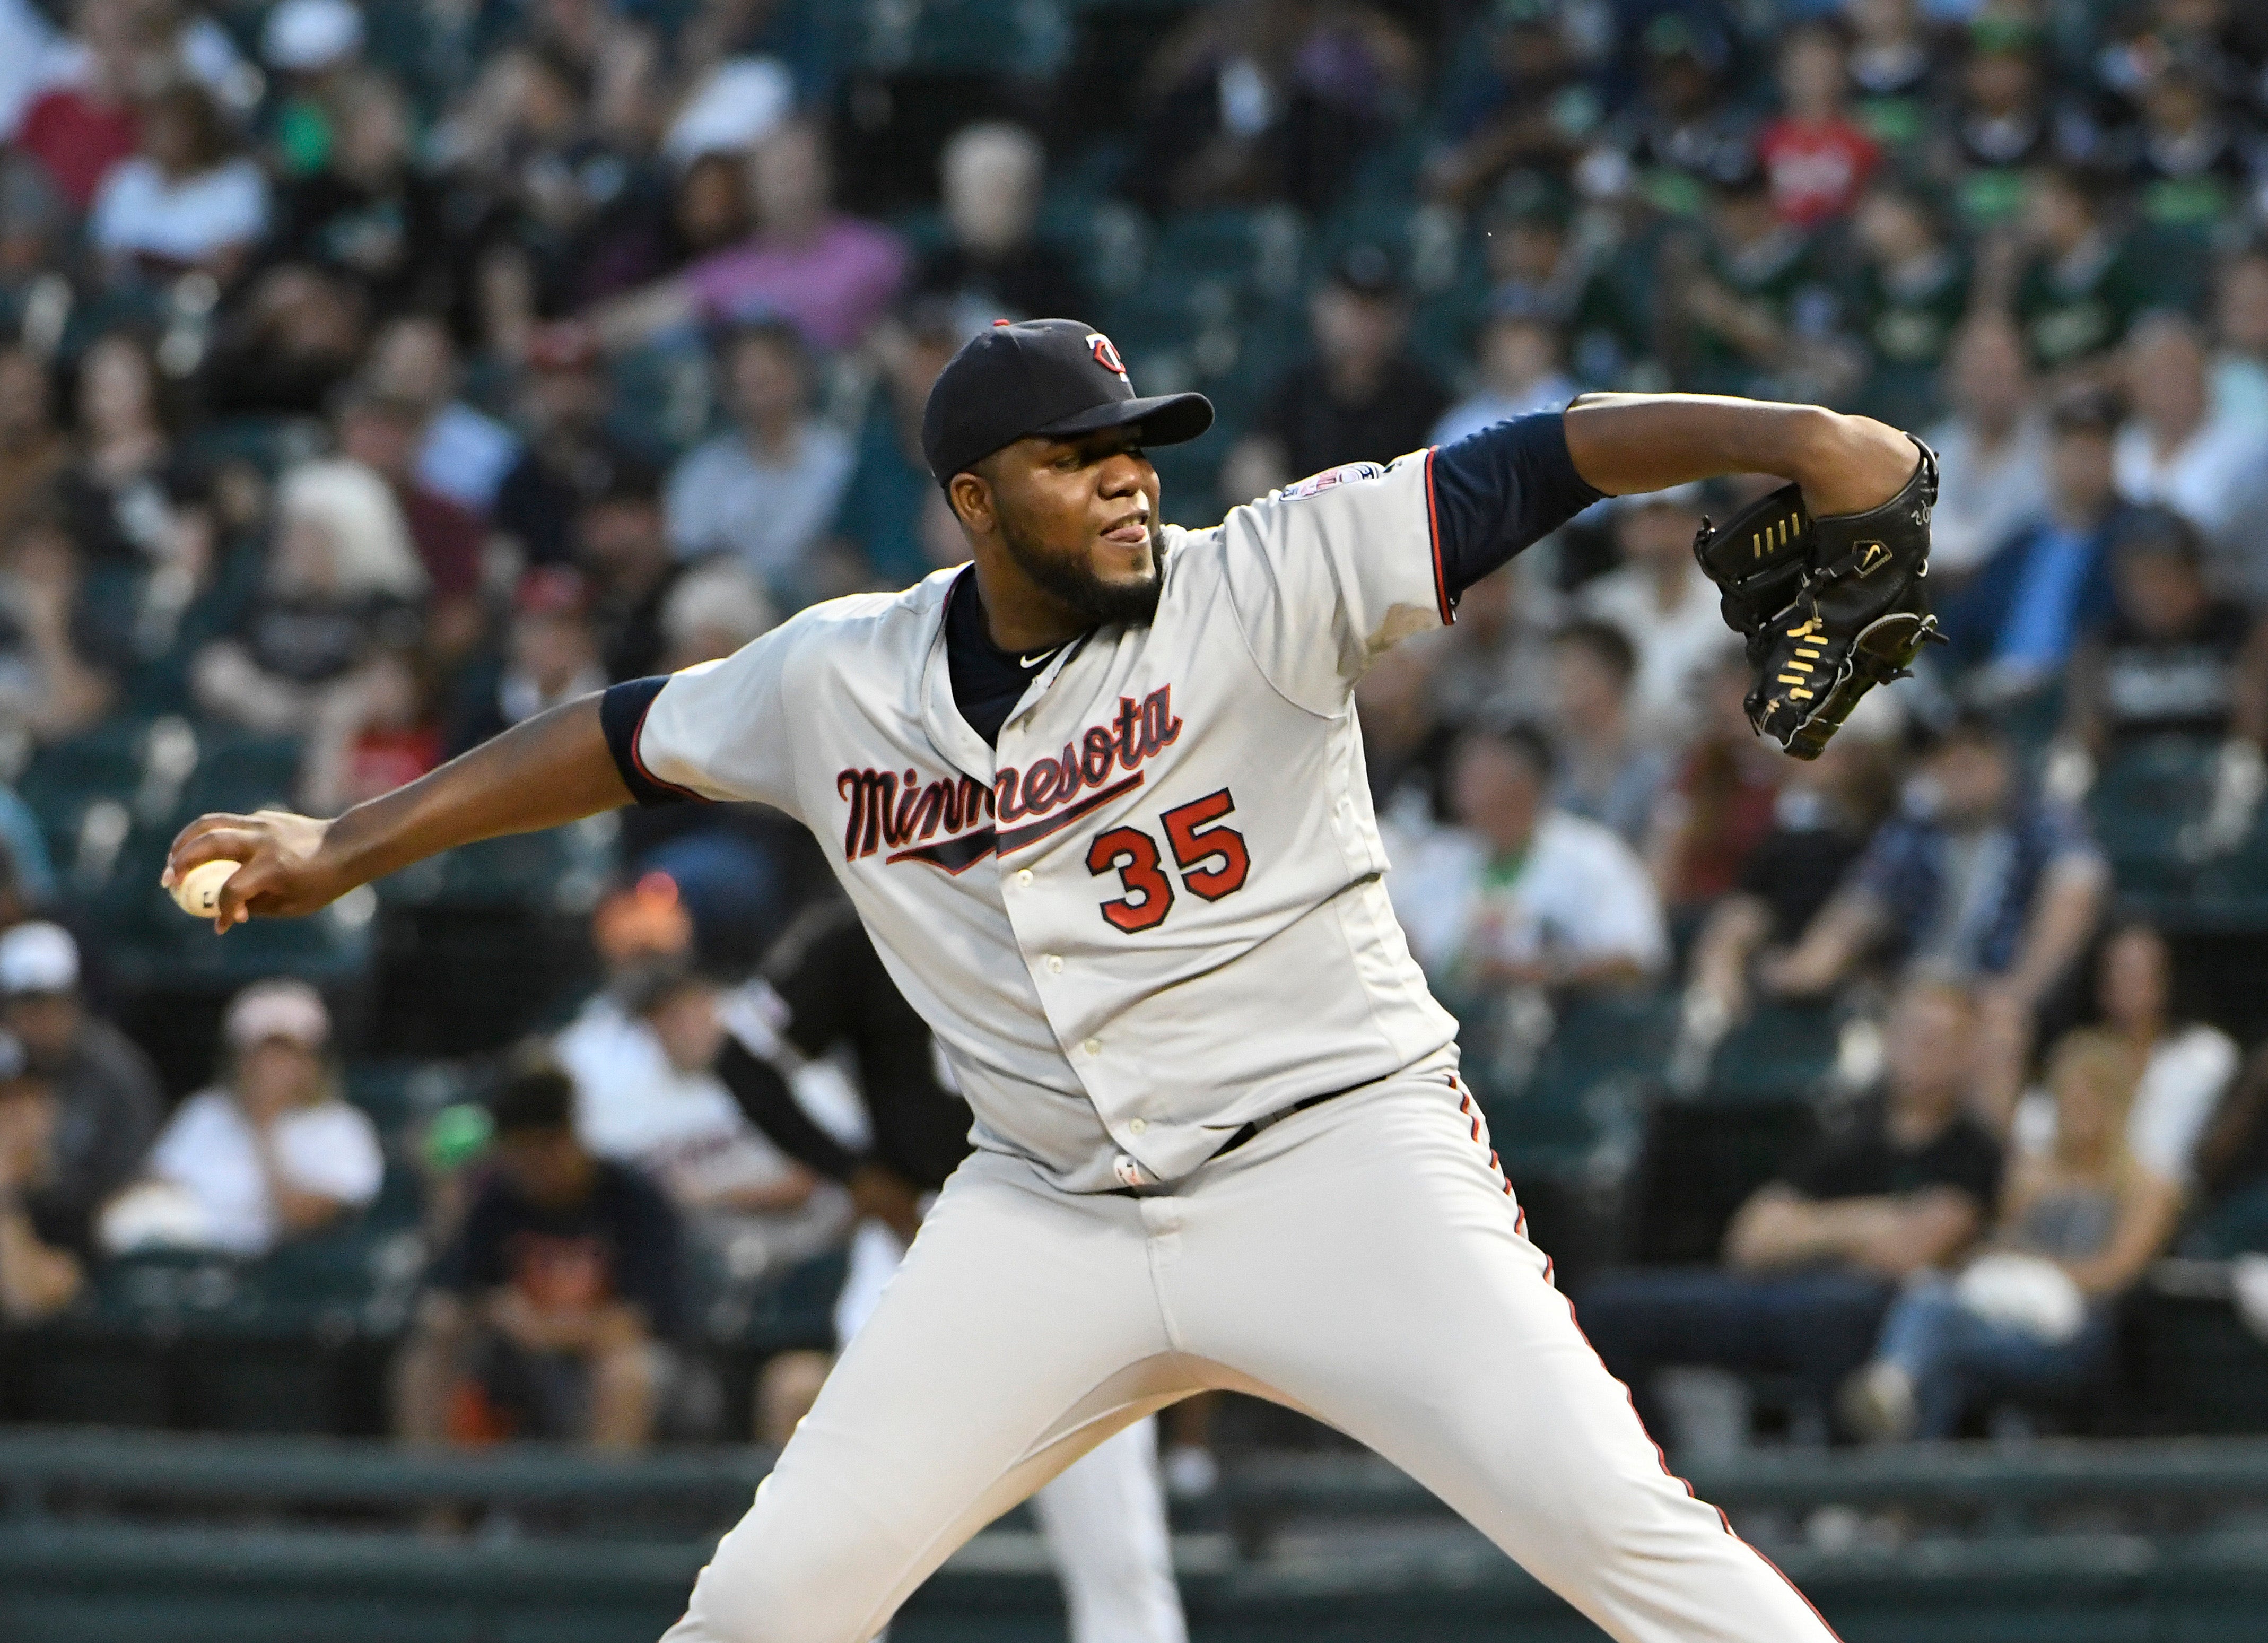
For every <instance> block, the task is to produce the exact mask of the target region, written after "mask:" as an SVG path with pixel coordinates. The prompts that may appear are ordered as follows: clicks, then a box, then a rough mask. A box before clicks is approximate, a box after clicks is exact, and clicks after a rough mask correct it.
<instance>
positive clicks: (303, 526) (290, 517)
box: [268, 509, 339, 599]
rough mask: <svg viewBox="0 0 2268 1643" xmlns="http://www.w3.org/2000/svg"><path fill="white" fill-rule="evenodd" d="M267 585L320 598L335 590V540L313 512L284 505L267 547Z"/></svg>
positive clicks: (336, 550) (337, 586)
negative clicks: (270, 543) (273, 536)
mask: <svg viewBox="0 0 2268 1643" xmlns="http://www.w3.org/2000/svg"><path fill="white" fill-rule="evenodd" d="M268 586H269V588H270V589H272V590H273V591H274V592H276V593H281V594H284V595H286V596H298V597H302V598H311V599H322V598H325V597H327V596H328V595H330V594H333V593H336V592H338V588H339V554H338V544H337V542H336V541H335V539H334V538H333V536H332V535H331V527H330V526H329V524H328V522H326V521H325V520H324V519H320V518H319V517H318V516H317V515H316V514H315V513H314V512H312V511H310V510H305V509H287V510H285V511H284V513H283V514H282V516H281V517H279V518H278V519H276V541H275V542H274V545H273V546H271V547H270V548H269V550H268Z"/></svg>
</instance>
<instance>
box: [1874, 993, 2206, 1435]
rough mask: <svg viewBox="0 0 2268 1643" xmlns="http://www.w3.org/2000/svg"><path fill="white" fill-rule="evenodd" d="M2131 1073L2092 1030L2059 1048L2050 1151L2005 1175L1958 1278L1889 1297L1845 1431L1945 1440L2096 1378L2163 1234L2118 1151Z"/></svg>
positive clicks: (2112, 1045) (2151, 1194)
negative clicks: (1983, 1415) (2024, 1402)
mask: <svg viewBox="0 0 2268 1643" xmlns="http://www.w3.org/2000/svg"><path fill="white" fill-rule="evenodd" d="M2142 1068H2143V1061H2142V1057H2140V1055H2139V1054H2138V1053H2137V1051H2136V1050H2135V1049H2134V1047H2133V1046H2132V1044H2131V1043H2127V1042H2126V1041H2125V1040H2124V1039H2122V1038H2120V1037H2119V1036H2117V1035H2114V1034H2111V1033H2108V1032H2104V1031H2102V1030H2100V1029H2097V1028H2088V1029H2083V1030H2081V1031H2079V1032H2074V1033H2072V1034H2069V1035H2066V1037H2065V1038H2064V1039H2063V1040H2062V1041H2061V1042H2060V1043H2058V1044H2057V1046H2056V1048H2055V1051H2054V1053H2053V1054H2052V1055H2051V1057H2049V1061H2048V1076H2047V1083H2048V1088H2049V1091H2050V1093H2051V1094H2052V1096H2053V1098H2054V1101H2055V1109H2056V1133H2055V1142H2054V1145H2053V1146H2052V1147H2051V1148H2050V1149H2048V1150H2046V1151H2043V1152H2041V1153H2036V1154H2033V1155H2031V1156H2029V1157H2023V1156H2020V1157H2019V1158H2018V1159H2017V1160H2016V1161H2015V1162H2014V1165H2013V1166H2012V1167H2011V1168H2010V1170H2009V1173H2008V1178H2007V1185H2006V1187H2005V1189H2004V1190H2003V1191H2002V1194H2001V1199H2000V1214H1999V1225H1998V1227H1996V1229H1995V1230H1994V1232H1993V1234H1992V1237H1991V1238H1990V1239H1989V1240H1988V1241H1987V1242H1986V1243H1985V1247H1984V1249H1982V1250H1981V1251H1980V1252H1979V1253H1978V1254H1977V1256H1975V1258H1973V1259H1972V1260H1971V1261H1970V1263H1969V1264H1968V1265H1967V1266H1966V1267H1965V1268H1964V1269H1963V1270H1962V1272H1961V1274H1960V1275H1959V1276H1958V1277H1957V1278H1955V1277H1945V1276H1936V1277H1932V1278H1925V1279H1924V1280H1922V1281H1921V1282H1920V1283H1918V1284H1917V1285H1915V1286H1912V1287H1911V1288H1909V1289H1908V1290H1907V1291H1906V1292H1905V1293H1904V1294H1903V1295H1901V1296H1900V1297H1899V1298H1898V1299H1897V1300H1896V1301H1895V1302H1893V1303H1892V1305H1891V1308H1890V1311H1889V1316H1888V1317H1887V1318H1886V1319H1885V1320H1884V1321H1883V1323H1882V1332H1881V1337H1880V1341H1879V1344H1878V1345H1877V1349H1876V1352H1877V1355H1876V1357H1875V1359H1874V1362H1873V1363H1871V1364H1869V1365H1868V1366H1867V1367H1866V1368H1864V1369H1862V1370H1860V1371H1859V1373H1858V1374H1856V1375H1854V1376H1853V1377H1852V1381H1850V1383H1849V1384H1848V1385H1847V1386H1846V1387H1845V1396H1844V1413H1845V1417H1846V1418H1847V1419H1848V1420H1849V1422H1850V1424H1851V1425H1852V1427H1853V1428H1854V1429H1856V1430H1857V1431H1859V1433H1862V1434H1864V1435H1866V1436H1868V1437H1873V1438H1902V1437H1924V1438H1949V1437H1951V1436H1953V1435H1954V1433H1955V1432H1956V1431H1957V1430H1958V1429H1959V1427H1960V1425H1961V1421H1962V1417H1963V1416H1964V1415H1965V1414H1966V1413H1967V1412H1968V1411H1969V1410H1970V1408H1971V1407H1972V1406H1973V1405H1974V1404H1977V1403H1978V1402H1980V1401H1981V1400H1983V1399H1985V1398H1987V1397H1993V1396H2002V1397H2006V1396H2026V1395H2046V1396H2057V1395H2065V1394H2068V1393H2070V1392H2072V1391H2074V1390H2076V1389H2080V1388H2082V1387H2084V1386H2085V1385H2086V1384H2087V1383H2088V1381H2091V1380H2092V1379H2093V1378H2094V1377H2095V1375H2096V1374H2099V1373H2100V1371H2101V1370H2102V1367H2103V1366H2104V1364H2105V1362H2106V1360H2107V1359H2108V1358H2109V1355H2110V1339H2111V1313H2112V1304H2111V1303H2112V1302H2113V1301H2114V1300H2116V1299H2117V1296H2118V1295H2119V1294H2120V1293H2122V1292H2123V1291H2124V1290H2125V1288H2126V1287H2127V1286H2129V1285H2131V1284H2132V1283H2133V1281H2134V1280H2135V1279H2136V1278H2139V1276H2140V1275H2141V1272H2142V1269H2143V1268H2144V1267H2145V1266H2147V1265H2148V1264H2149V1263H2150V1262H2151V1261H2152V1260H2153V1259H2154V1258H2155V1256H2157V1254H2158V1252H2159V1249H2161V1247H2162V1245H2163V1244H2164V1242H2165V1238H2166V1234H2167V1231H2168V1229H2169V1223H2168V1219H2167V1218H2166V1216H2165V1215H2164V1214H2163V1212H2162V1205H2161V1194H2160V1193H2159V1191H2158V1189H2157V1183H2156V1182H2155V1180H2154V1177H2152V1176H2151V1175H2149V1174H2148V1173H2147V1171H2145V1170H2142V1169H2141V1168H2138V1167H2137V1166H2136V1164H2135V1163H2134V1160H2133V1158H2132V1154H2131V1153H2129V1152H2128V1151H2127V1146H2126V1117H2127V1111H2128V1109H2129V1108H2130V1106H2131V1105H2132V1101H2133V1098H2134V1090H2135V1087H2136V1085H2137V1084H2138V1083H2139V1080H2140V1079H2141V1075H2142Z"/></svg>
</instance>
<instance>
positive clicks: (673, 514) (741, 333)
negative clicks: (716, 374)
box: [667, 320, 857, 610]
mask: <svg viewBox="0 0 2268 1643" xmlns="http://www.w3.org/2000/svg"><path fill="white" fill-rule="evenodd" d="M718 363H719V364H720V365H722V367H723V370H724V375H725V399H726V402H727V403H728V405H729V407H730V409H731V411H732V416H733V426H732V427H731V428H730V429H728V430H726V431H725V432H723V433H720V434H718V436H717V437H716V438H713V439H711V440H710V441H709V442H708V443H707V444H705V445H703V446H699V447H698V448H697V449H696V450H695V451H694V452H693V453H691V454H690V455H689V456H687V457H686V459H685V460H683V461H681V462H680V463H679V464H678V465H677V468H676V471H675V472H674V473H673V474H671V475H670V476H669V492H668V498H667V504H668V512H669V536H670V541H671V542H673V543H674V545H675V547H676V549H677V551H678V554H679V555H680V556H681V557H684V558H689V559H694V558H700V557H703V556H706V555H709V554H714V553H726V554H730V555H732V556H733V557H734V558H736V559H738V560H739V561H740V563H741V564H744V565H746V566H747V569H748V570H749V571H751V572H752V573H753V574H754V575H755V577H756V578H757V579H758V580H759V581H761V582H762V584H763V585H764V586H765V587H766V588H767V589H768V590H769V591H770V593H771V594H772V595H773V597H774V598H775V599H776V600H777V601H778V602H779V604H780V606H781V608H783V609H787V610H794V609H799V608H801V607H802V606H804V605H806V604H808V603H810V602H811V601H812V600H814V599H816V598H819V597H821V596H822V595H823V594H825V593H830V592H836V591H840V590H838V589H835V588H833V587H831V586H828V583H829V578H828V572H827V571H826V569H825V567H823V566H822V565H821V564H818V563H817V555H816V550H817V549H818V548H819V545H820V543H821V541H822V540H823V539H824V538H825V536H826V534H827V530H828V526H830V525H831V524H833V522H834V519H835V513H836V507H837V505H839V504H840V503H841V501H842V499H843V487H844V486H845V485H846V484H847V483H850V479H851V467H852V465H853V463H854V462H855V460H856V454H857V453H855V452H854V451H853V450H852V448H851V441H850V440H849V439H847V438H844V437H843V432H842V431H841V430H840V429H836V428H832V427H829V426H828V425H827V424H824V423H822V422H820V421H819V420H818V419H817V418H815V417H814V416H812V414H811V400H812V388H813V384H812V368H811V360H810V357H809V355H808V353H807V351H806V349H805V347H804V344H803V340H802V338H801V336H800V335H799V334H798V333H797V331H796V329H795V328H794V327H793V326H791V325H788V324H786V323H785V322H784V321H780V320H761V321H758V322H756V323H754V324H750V325H746V326H742V327H740V328H739V329H737V330H736V331H734V332H733V335H731V337H730V338H728V339H727V340H726V342H725V344H724V347H723V350H721V353H720V356H719V361H718Z"/></svg>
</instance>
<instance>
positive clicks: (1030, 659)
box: [1016, 645, 1063, 667]
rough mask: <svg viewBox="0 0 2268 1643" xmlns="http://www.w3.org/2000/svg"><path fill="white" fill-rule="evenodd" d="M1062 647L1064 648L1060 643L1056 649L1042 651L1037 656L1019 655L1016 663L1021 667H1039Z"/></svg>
mask: <svg viewBox="0 0 2268 1643" xmlns="http://www.w3.org/2000/svg"><path fill="white" fill-rule="evenodd" d="M1061 649H1063V646H1062V645H1057V646H1056V650H1055V651H1042V652H1040V653H1039V654H1038V655H1037V656H1019V657H1018V658H1017V659H1016V665H1017V666H1018V667H1038V666H1039V665H1040V664H1041V663H1042V662H1043V661H1045V660H1047V659H1048V658H1049V657H1050V656H1052V655H1054V654H1055V653H1056V651H1059V650H1061Z"/></svg>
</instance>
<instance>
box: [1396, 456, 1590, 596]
mask: <svg viewBox="0 0 2268 1643" xmlns="http://www.w3.org/2000/svg"><path fill="white" fill-rule="evenodd" d="M1605 494H1606V493H1605V492H1603V491H1600V490H1593V489H1592V488H1591V486H1590V485H1589V484H1588V483H1586V482H1585V480H1584V478H1583V476H1582V475H1580V474H1579V473H1577V472H1576V471H1575V460H1574V458H1572V457H1571V456H1569V455H1568V454H1567V423H1566V418H1565V416H1561V415H1560V413H1558V412H1557V411H1546V412H1541V413H1539V414H1537V415H1535V416H1515V417H1513V419H1512V420H1511V421H1510V422H1500V423H1498V424H1494V425H1493V426H1491V427H1487V428H1484V429H1482V430H1481V431H1479V432H1478V433H1475V434H1468V435H1467V436H1466V437H1465V438H1462V439H1460V440H1458V441H1457V442H1456V443H1455V444H1454V445H1445V446H1440V448H1438V449H1437V450H1435V451H1434V453H1433V527H1434V531H1435V533H1436V534H1435V539H1434V540H1435V542H1436V545H1437V546H1438V547H1439V549H1440V556H1441V580H1442V583H1443V585H1444V586H1445V587H1446V589H1447V593H1448V596H1449V598H1450V600H1452V601H1454V600H1455V599H1456V598H1457V596H1458V595H1459V594H1461V593H1463V592H1464V591H1465V590H1466V589H1467V588H1469V587H1470V586H1472V585H1473V584H1474V583H1476V582H1477V581H1479V580H1480V579H1481V578H1483V577H1484V576H1486V575H1487V574H1488V573H1489V572H1490V571H1493V570H1495V569H1496V568H1497V567H1498V566H1499V565H1501V564H1504V563H1505V562H1506V561H1507V560H1509V559H1510V558H1511V557H1512V556H1513V555H1514V554H1516V553H1518V552H1519V551H1520V550H1521V549H1523V548H1525V547H1527V546H1528V545H1529V544H1530V543H1531V542H1535V541H1536V540H1537V539H1538V538H1539V537H1542V536H1545V535H1548V534H1550V533H1551V532H1552V531H1555V530H1557V528H1558V527H1560V526H1562V525H1564V524H1565V523H1566V522H1567V521H1568V520H1569V519H1573V518H1574V517H1575V516H1576V515H1577V514H1578V513H1580V512H1582V511H1583V510H1584V509H1585V508H1587V507H1589V506H1590V505H1592V504H1593V503H1594V502H1597V501H1600V500H1602V498H1603V497H1604V496H1605Z"/></svg>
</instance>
